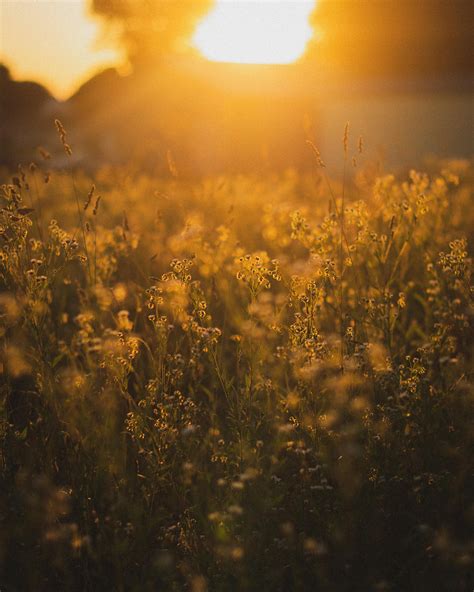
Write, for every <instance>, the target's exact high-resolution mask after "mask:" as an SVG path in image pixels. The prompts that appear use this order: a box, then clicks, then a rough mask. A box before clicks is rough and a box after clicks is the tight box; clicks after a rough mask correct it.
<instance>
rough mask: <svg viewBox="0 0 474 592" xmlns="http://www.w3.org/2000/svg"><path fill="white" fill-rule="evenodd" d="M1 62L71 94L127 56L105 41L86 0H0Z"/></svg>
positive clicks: (58, 91)
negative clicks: (94, 75)
mask: <svg viewBox="0 0 474 592" xmlns="http://www.w3.org/2000/svg"><path fill="white" fill-rule="evenodd" d="M0 61H1V62H4V63H5V64H6V65H7V66H8V67H9V68H10V69H11V71H12V75H13V76H14V77H15V78H17V79H21V80H25V79H29V80H36V81H38V82H41V83H42V84H44V85H45V86H47V87H48V88H49V89H50V90H51V91H52V92H53V93H54V94H55V95H56V96H57V97H58V98H67V97H68V96H69V95H70V94H71V93H72V92H74V90H75V89H76V88H77V87H78V85H79V84H81V83H82V82H85V81H86V80H87V79H88V78H89V77H90V76H91V75H92V74H93V73H94V72H96V71H97V70H100V69H101V68H103V67H104V66H107V65H111V64H114V65H116V64H119V63H121V62H122V61H123V58H122V57H121V56H120V54H119V52H118V51H117V50H116V49H113V48H112V47H110V45H109V47H107V46H106V44H105V42H103V41H102V43H101V35H100V25H99V23H98V22H96V21H94V20H92V19H91V18H90V17H89V16H88V14H87V4H86V2H84V1H83V0H56V1H46V0H26V1H23V0H0Z"/></svg>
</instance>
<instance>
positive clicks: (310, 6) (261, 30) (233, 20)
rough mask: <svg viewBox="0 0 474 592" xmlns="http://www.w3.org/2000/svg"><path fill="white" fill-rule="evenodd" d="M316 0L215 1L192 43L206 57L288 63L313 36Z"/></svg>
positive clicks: (242, 61)
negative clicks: (312, 26) (313, 16)
mask: <svg viewBox="0 0 474 592" xmlns="http://www.w3.org/2000/svg"><path fill="white" fill-rule="evenodd" d="M315 5H316V1H315V0H311V1H310V0H280V1H275V0H217V1H216V5H215V7H214V8H213V9H212V10H211V11H210V12H209V14H208V15H207V16H206V17H205V18H204V20H203V21H202V22H201V23H200V24H199V25H198V27H197V29H196V32H195V34H194V39H193V41H194V45H195V46H196V47H197V48H198V49H199V51H200V52H201V53H202V54H203V55H204V56H205V57H206V58H207V59H209V60H212V61H217V62H239V63H241V64H290V63H291V62H294V61H295V60H297V59H298V58H299V57H301V56H302V55H303V53H304V51H305V48H306V45H307V43H308V41H309V40H310V39H311V37H312V35H313V30H312V28H311V25H310V23H309V16H310V14H311V12H312V11H313V10H314V8H315Z"/></svg>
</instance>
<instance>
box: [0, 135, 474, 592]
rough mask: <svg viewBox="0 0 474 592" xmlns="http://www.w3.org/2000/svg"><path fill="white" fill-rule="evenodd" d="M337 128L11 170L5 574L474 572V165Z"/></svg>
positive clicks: (331, 577) (236, 577)
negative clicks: (330, 140)
mask: <svg viewBox="0 0 474 592" xmlns="http://www.w3.org/2000/svg"><path fill="white" fill-rule="evenodd" d="M61 128H62V126H61ZM62 129H64V128H62ZM58 130H59V132H60V135H61V139H62V140H63V143H64V144H65V145H66V146H68V144H67V143H66V136H65V132H64V134H63V133H62V132H61V129H60V128H59V127H58ZM343 143H344V151H345V155H346V159H345V160H346V161H347V162H346V164H348V162H350V161H349V158H350V154H351V152H350V151H351V149H352V148H351V142H350V138H349V135H348V128H346V132H345V134H344V141H343ZM313 148H314V147H313ZM69 149H70V148H69ZM314 150H315V154H316V159H317V163H316V164H318V165H319V167H318V170H317V172H316V173H315V174H313V175H308V176H305V175H299V174H297V173H295V172H293V171H287V172H286V173H281V174H280V175H275V176H268V177H265V178H264V177H251V176H248V177H244V176H241V177H222V178H212V179H206V180H203V181H200V182H198V181H194V182H189V181H186V180H184V179H181V180H180V179H179V177H175V176H173V177H172V178H170V179H169V180H166V179H159V178H152V177H149V176H144V175H143V176H141V175H138V174H134V175H131V174H130V173H129V171H127V170H125V169H117V168H115V169H108V170H105V169H104V170H101V171H98V172H97V174H96V175H95V178H94V179H90V178H88V177H87V175H85V174H84V173H81V172H80V171H74V172H73V184H72V183H71V177H70V175H71V171H70V172H69V173H67V174H62V173H60V172H56V173H54V174H53V177H52V179H51V181H50V182H48V183H44V178H45V177H44V174H45V171H43V170H42V166H43V165H35V166H31V167H29V168H28V172H24V176H23V177H22V178H18V177H15V180H14V181H12V180H11V179H7V180H6V183H5V184H4V185H3V186H2V196H1V200H2V209H1V210H0V241H1V243H0V245H1V252H0V260H1V264H0V281H1V293H0V307H1V319H2V329H1V357H2V374H1V387H0V479H1V494H0V516H1V519H2V528H1V529H0V559H1V563H2V566H3V567H2V571H1V575H0V584H1V587H2V590H7V591H10V590H11V591H16V590H35V591H38V590H48V591H49V590H91V591H92V590H140V591H142V590H150V591H151V590H192V591H193V592H200V591H204V590H223V591H224V590H258V589H260V590H281V591H287V590H328V591H329V590H374V591H379V590H394V591H395V590H397V591H398V590H430V591H431V590H462V589H468V588H467V587H468V585H469V581H470V580H469V578H470V573H471V571H470V570H471V569H472V554H473V541H472V536H471V532H472V518H473V507H474V506H473V505H472V497H471V494H470V491H472V485H473V483H472V459H471V455H470V454H469V446H470V445H472V435H471V433H470V426H471V421H472V402H473V391H472V386H471V382H470V381H471V378H472V340H471V336H472V333H471V331H472V295H473V290H472V287H471V283H470V281H471V280H470V268H471V259H470V258H469V247H468V238H470V237H469V236H468V235H469V232H470V231H471V230H472V216H473V215H472V207H471V206H472V204H471V201H470V200H471V195H470V191H471V190H472V186H473V180H472V169H471V167H470V164H469V163H468V162H464V161H457V162H456V161H455V162H451V163H447V162H444V163H439V166H438V169H439V170H438V172H432V173H431V174H430V175H428V174H425V173H420V172H416V171H410V172H409V173H408V174H407V176H406V177H403V178H401V179H397V178H395V177H394V176H393V175H384V176H381V177H377V176H375V175H374V174H373V172H372V169H371V166H370V164H367V165H361V163H360V162H359V163H358V167H357V168H355V169H353V170H354V175H353V176H350V175H349V167H348V166H347V167H345V173H344V179H343V182H341V183H338V182H337V181H334V180H330V179H329V178H328V177H327V176H326V175H325V171H324V168H323V165H324V163H323V162H322V160H321V156H320V154H319V152H318V151H317V149H316V148H314ZM355 150H356V151H358V156H357V158H358V160H359V161H360V160H361V158H362V157H361V155H360V153H361V152H362V143H361V141H359V145H358V147H357V146H356V147H355ZM318 159H319V160H318ZM354 164H357V163H354ZM48 181H49V179H48ZM27 185H28V187H29V186H33V187H34V186H35V185H36V187H37V188H38V189H37V199H36V203H40V204H41V212H37V211H36V208H35V209H34V210H33V209H32V208H30V207H29V206H27V205H25V200H26V199H27V196H28V190H27ZM92 186H93V187H94V188H93V189H91V187H92ZM96 188H97V189H96ZM95 192H98V193H99V192H100V194H101V195H102V196H103V199H102V202H101V206H100V207H101V218H100V219H99V218H98V217H97V215H95V214H97V208H98V202H97V201H96V199H97V198H96V197H95V196H96V193H95ZM92 202H94V204H95V206H91V204H92ZM81 204H83V205H81ZM37 215H38V216H37ZM48 218H50V222H49V225H48V228H47V229H46V227H45V224H46V220H47V219H48ZM32 220H34V221H35V222H34V223H33V221H32ZM78 232H79V233H80V236H81V240H80V241H78V240H77V239H76V236H77V235H78ZM341 369H343V370H344V371H343V372H341Z"/></svg>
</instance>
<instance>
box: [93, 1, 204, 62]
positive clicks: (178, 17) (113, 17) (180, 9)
mask: <svg viewBox="0 0 474 592" xmlns="http://www.w3.org/2000/svg"><path fill="white" fill-rule="evenodd" d="M212 4H213V0H92V5H91V6H92V11H93V12H94V13H95V14H97V15H98V16H99V17H101V18H103V19H104V20H105V22H106V25H108V26H109V27H110V28H111V30H112V31H114V32H115V33H117V34H118V35H119V37H120V39H121V41H122V42H123V43H124V44H125V46H126V48H127V51H128V55H129V58H130V59H131V61H132V62H133V63H135V64H136V63H140V62H141V61H155V60H158V59H160V58H161V57H162V56H163V55H166V54H171V53H176V52H182V51H183V50H185V49H189V43H188V42H189V39H190V37H191V35H192V33H193V31H194V29H195V26H196V24H197V22H198V21H199V19H200V18H201V17H203V16H204V15H205V14H206V12H208V10H209V9H210V7H211V6H212Z"/></svg>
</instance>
